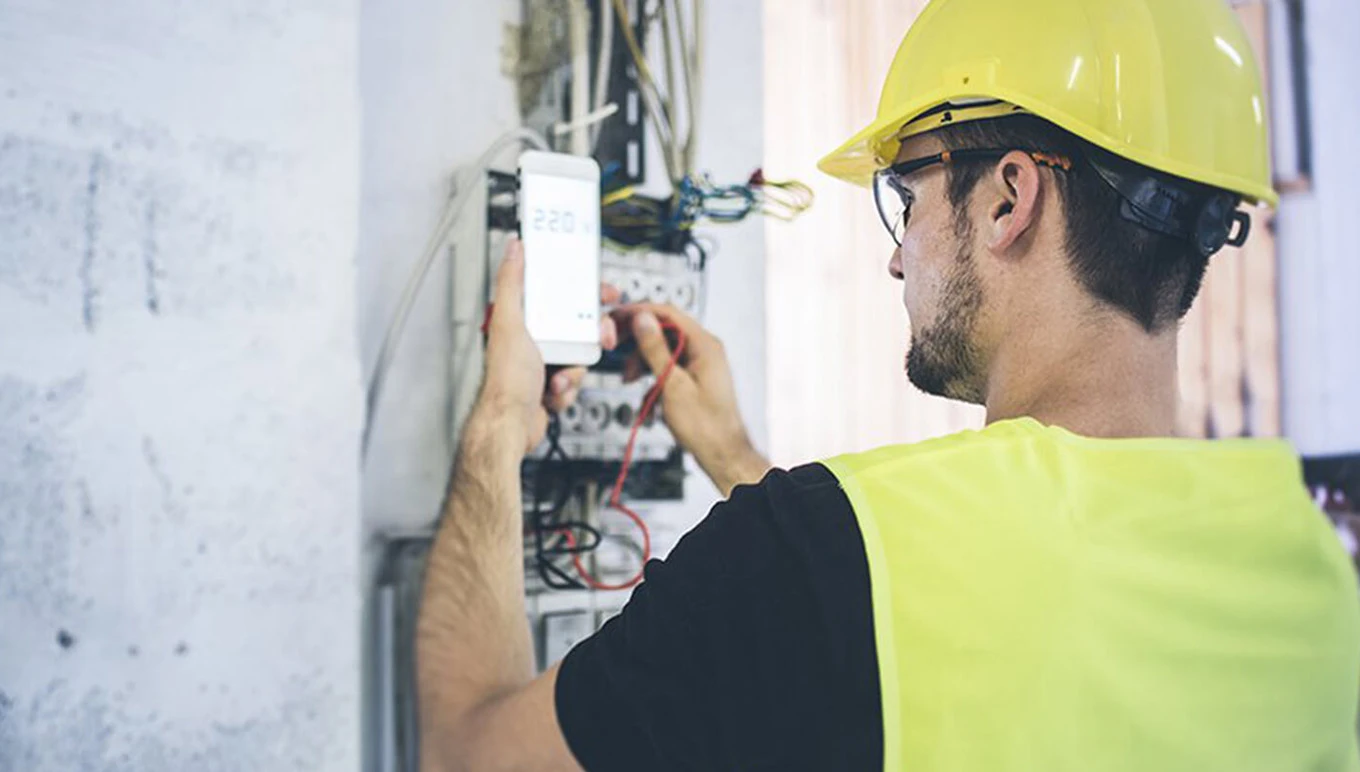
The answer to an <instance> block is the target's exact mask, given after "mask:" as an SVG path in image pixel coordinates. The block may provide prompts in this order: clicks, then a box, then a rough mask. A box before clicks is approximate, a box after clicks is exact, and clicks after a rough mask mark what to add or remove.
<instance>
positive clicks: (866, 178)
mask: <svg viewBox="0 0 1360 772" xmlns="http://www.w3.org/2000/svg"><path fill="white" fill-rule="evenodd" d="M974 98H977V99H999V100H1002V101H1004V102H1009V103H1011V104H1013V105H1017V106H1019V107H1021V108H1024V110H1025V111H1027V112H1030V113H1033V114H1035V115H1037V116H1039V117H1041V118H1043V119H1045V120H1047V121H1050V122H1051V123H1054V124H1056V125H1057V126H1060V127H1061V128H1063V129H1066V130H1067V131H1070V132H1072V133H1073V134H1076V135H1077V136H1079V137H1081V138H1082V139H1084V140H1086V141H1087V142H1090V143H1092V144H1094V145H1096V146H1098V147H1102V148H1104V149H1106V150H1109V151H1111V152H1114V153H1116V154H1117V155H1120V156H1123V157H1124V158H1127V159H1129V160H1131V161H1134V162H1136V163H1140V164H1142V165H1144V166H1148V167H1151V168H1154V169H1159V170H1161V171H1164V172H1167V173H1169V174H1174V175H1176V176H1179V177H1184V178H1186V179H1191V180H1195V181H1197V182H1202V183H1204V184H1206V185H1212V186H1214V187H1218V188H1223V189H1224V190H1230V191H1233V192H1234V193H1238V194H1240V195H1241V196H1242V197H1243V198H1245V199H1246V200H1247V201H1249V202H1252V203H1255V204H1258V205H1259V204H1265V205H1269V206H1272V207H1274V206H1278V205H1279V201H1280V196H1279V194H1278V193H1277V192H1276V191H1275V190H1274V188H1272V187H1270V186H1269V185H1261V184H1260V183H1257V182H1254V181H1252V180H1249V179H1245V178H1242V177H1236V176H1233V175H1229V174H1223V173H1219V172H1211V171H1209V170H1205V169H1195V168H1191V167H1189V166H1186V165H1184V164H1182V163H1180V162H1179V161H1177V160H1176V159H1174V158H1166V157H1158V156H1157V155H1156V154H1153V153H1148V152H1146V151H1144V150H1142V149H1140V148H1137V147H1133V146H1132V145H1129V144H1128V143H1126V142H1123V141H1121V140H1118V139H1116V138H1115V137H1111V136H1108V135H1106V134H1104V133H1102V132H1099V131H1096V130H1094V129H1093V128H1091V127H1090V126H1089V125H1086V124H1084V123H1083V122H1081V121H1078V120H1076V119H1075V118H1073V117H1071V116H1068V115H1064V114H1063V113H1061V111H1059V110H1056V109H1054V108H1053V107H1052V106H1051V105H1046V104H1043V103H1041V102H1038V101H1036V100H1034V99H1032V98H1028V97H1026V96H1025V95H1021V94H1012V93H1007V92H1006V90H1005V89H1001V88H996V89H994V90H993V92H992V93H987V94H976V95H974ZM959 99H960V97H959V94H958V93H957V92H951V91H948V90H939V91H935V92H932V93H927V94H923V95H921V96H920V97H919V98H918V99H916V100H914V102H913V103H912V104H910V105H905V106H903V107H901V108H899V109H897V110H894V111H893V112H892V113H890V114H888V115H887V116H884V117H880V118H878V119H877V120H875V121H874V122H873V123H870V124H869V125H868V126H866V127H864V128H863V129H862V130H860V131H859V132H857V133H856V134H855V135H854V136H852V137H851V138H850V139H848V140H846V141H845V142H844V143H842V144H841V146H840V147H838V148H836V149H835V150H833V151H832V152H830V153H828V154H827V155H826V156H824V157H823V158H822V159H821V160H820V161H818V162H817V168H818V169H819V170H821V171H822V172H823V173H825V174H828V175H830V176H832V177H835V178H837V179H840V180H844V181H846V182H849V183H852V184H855V185H859V186H861V187H866V188H867V187H869V186H870V185H871V184H872V183H873V176H874V172H876V171H878V170H879V169H882V168H884V167H886V166H887V165H889V164H891V163H892V161H893V156H896V154H897V150H898V147H899V146H900V145H901V142H900V141H899V140H897V139H896V137H897V134H898V132H899V131H900V130H901V129H902V127H903V126H905V125H906V124H908V123H910V122H912V121H914V120H916V119H917V118H918V117H919V116H921V115H922V114H923V113H925V112H926V111H928V110H931V109H933V108H935V107H938V106H939V105H942V104H946V103H949V102H957V101H959ZM981 117H994V115H984V116H979V118H960V119H959V120H956V121H954V122H953V124H951V125H957V124H959V123H966V122H967V121H968V120H977V119H980V118H981Z"/></svg>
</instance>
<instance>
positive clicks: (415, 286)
mask: <svg viewBox="0 0 1360 772" xmlns="http://www.w3.org/2000/svg"><path fill="white" fill-rule="evenodd" d="M520 143H522V144H526V145H530V146H532V147H534V148H536V149H539V150H546V149H547V147H548V143H547V142H546V141H544V139H543V137H542V136H541V135H539V133H538V132H536V131H533V130H532V129H525V128H518V129H512V130H511V131H508V132H506V133H505V134H503V135H501V136H500V137H498V138H497V139H496V140H495V141H494V142H492V143H491V145H490V146H488V147H487V149H486V150H485V151H484V152H483V153H482V154H481V156H479V157H478V158H477V160H476V161H475V162H473V164H472V166H471V167H469V168H468V169H467V170H466V172H465V174H464V178H463V179H462V180H459V181H458V185H457V188H456V189H455V191H454V195H453V197H452V198H451V199H449V203H448V205H447V206H445V207H444V211H443V212H442V213H441V214H440V216H439V221H438V223H437V224H436V225H435V228H434V232H433V233H431V234H430V238H429V240H428V241H427V242H425V251H424V252H422V253H421V256H420V259H419V260H417V261H416V264H415V266H414V267H413V268H412V270H411V277H410V278H409V279H407V280H406V288H405V289H404V290H402V293H401V300H399V301H398V302H397V308H396V310H395V311H393V313H392V318H391V320H390V321H388V323H387V332H386V333H385V334H384V335H383V342H382V346H381V347H380V348H379V349H378V358H377V359H376V360H375V361H374V364H373V372H372V373H371V374H370V375H369V377H368V390H367V393H366V395H365V399H364V430H363V434H362V435H361V436H360V440H359V455H360V458H361V459H367V458H368V445H369V440H370V439H371V438H372V434H373V421H374V418H375V417H376V415H377V412H378V401H379V399H381V397H382V388H383V383H384V382H385V381H386V380H387V373H388V370H389V369H390V368H391V366H392V358H393V357H394V356H395V355H396V351H397V344H398V343H400V342H401V336H402V333H403V332H404V331H405V329H406V321H407V319H408V318H409V317H410V315H411V309H412V308H413V307H415V302H416V298H417V297H418V296H419V294H420V288H421V286H422V285H423V284H424V283H425V279H426V277H427V276H429V273H430V266H432V265H434V260H435V258H436V257H437V256H438V255H439V248H440V247H441V246H442V245H443V244H444V240H445V239H446V238H447V237H448V234H449V230H450V229H451V228H452V227H453V225H454V223H456V222H458V218H459V217H460V216H461V215H462V213H463V209H464V208H466V207H467V202H468V201H470V200H471V198H472V191H473V190H474V189H475V188H476V187H477V186H479V185H481V184H482V180H481V179H480V178H481V176H482V175H483V174H484V173H485V172H486V170H487V169H488V168H489V167H490V166H491V162H492V161H493V160H494V159H495V158H496V156H497V155H499V154H500V153H501V152H502V151H503V150H505V149H506V148H507V147H509V146H511V145H514V144H520Z"/></svg>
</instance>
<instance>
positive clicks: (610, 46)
mask: <svg viewBox="0 0 1360 772" xmlns="http://www.w3.org/2000/svg"><path fill="white" fill-rule="evenodd" d="M599 49H600V53H599V58H598V59H597V60H596V61H595V98H594V99H593V100H592V101H591V103H590V109H591V112H592V113H594V112H599V111H600V110H601V109H603V108H604V101H605V100H606V99H608V98H609V76H610V74H611V73H613V72H614V67H613V64H614V62H613V58H614V9H613V7H611V6H610V5H609V4H607V3H603V2H602V3H600V45H599ZM601 128H602V127H600V126H598V125H596V126H592V127H591V129H590V145H591V147H594V146H595V144H596V143H597V142H598V141H599V138H600V129H601Z"/></svg>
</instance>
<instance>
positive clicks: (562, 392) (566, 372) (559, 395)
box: [543, 367, 586, 413]
mask: <svg viewBox="0 0 1360 772" xmlns="http://www.w3.org/2000/svg"><path fill="white" fill-rule="evenodd" d="M585 377H586V368H584V367H568V368H565V369H562V370H558V371H557V372H556V373H555V374H554V375H553V376H552V377H551V378H549V379H548V390H547V392H546V393H545V394H544V395H543V406H544V407H546V408H547V409H549V410H551V411H553V412H555V413H560V412H561V411H563V410H565V409H566V408H567V406H568V405H570V404H571V403H573V402H575V401H576V398H577V397H578V396H579V395H580V393H581V381H582V379H584V378H585Z"/></svg>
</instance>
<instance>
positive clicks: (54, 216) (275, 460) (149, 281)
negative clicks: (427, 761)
mask: <svg viewBox="0 0 1360 772" xmlns="http://www.w3.org/2000/svg"><path fill="white" fill-rule="evenodd" d="M358 16H359V12H358V4H357V2H344V1H342V2H330V1H329V0H328V1H327V2H319V1H318V0H306V1H304V2H290V3H271V2H263V0H241V1H240V2H232V3H182V2H176V1H174V0H135V1H133V2H120V3H108V2H103V0H62V2H48V1H47V0H4V2H0V770H6V772H8V771H9V770H16V771H18V770H22V771H23V772H42V771H44V770H54V771H55V770H62V771H63V772H65V771H67V770H83V769H98V770H138V771H139V772H159V771H161V770H167V771H168V770H183V769H195V770H236V769H240V770H265V769H287V770H312V769H355V768H357V767H358V754H359V736H358V735H359V704H358V701H359V676H358V672H359V663H358V656H359V645H358V628H359V603H358V591H359V576H358V572H359V566H358V558H359V483H358V479H357V458H358V437H359V428H360V413H361V410H362V397H361V394H360V387H359V381H360V378H359V372H360V371H359V358H358V347H357V345H356V342H355V328H356V323H357V322H356V300H355V268H354V262H355V260H354V255H355V243H356V233H357V227H356V213H357V208H358V174H359V172H358V147H359V113H358V76H357V40H358V32H357V25H358Z"/></svg>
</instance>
